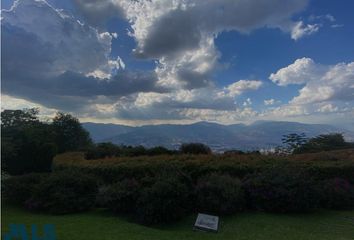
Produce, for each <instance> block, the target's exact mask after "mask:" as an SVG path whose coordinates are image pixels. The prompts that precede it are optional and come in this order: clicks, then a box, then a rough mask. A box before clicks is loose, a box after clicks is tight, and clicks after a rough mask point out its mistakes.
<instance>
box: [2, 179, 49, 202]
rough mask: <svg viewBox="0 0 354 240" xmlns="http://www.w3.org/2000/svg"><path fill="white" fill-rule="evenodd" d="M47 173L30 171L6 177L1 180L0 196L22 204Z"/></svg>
mask: <svg viewBox="0 0 354 240" xmlns="http://www.w3.org/2000/svg"><path fill="white" fill-rule="evenodd" d="M45 176H47V174H40V173H30V174H26V175H22V176H14V177H8V178H6V179H4V180H3V182H2V189H1V190H2V197H3V199H4V200H5V201H8V202H9V203H13V204H20V205H23V204H24V203H25V202H26V201H27V200H28V199H29V198H31V196H32V194H33V193H34V191H35V190H36V188H37V186H38V185H39V184H40V183H41V181H43V179H45Z"/></svg>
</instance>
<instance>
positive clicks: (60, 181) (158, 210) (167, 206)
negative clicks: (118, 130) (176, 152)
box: [2, 155, 354, 224]
mask: <svg viewBox="0 0 354 240" xmlns="http://www.w3.org/2000/svg"><path fill="white" fill-rule="evenodd" d="M76 157H78V156H77V155H76ZM251 157H252V156H248V158H246V159H245V158H237V157H228V158H222V157H218V156H214V158H213V157H211V156H208V157H205V156H200V157H199V159H198V158H193V157H192V158H190V157H188V156H184V158H185V159H168V160H166V159H165V160H163V158H158V159H156V158H153V159H151V160H150V162H149V161H146V159H144V158H143V159H133V158H132V159H131V162H128V161H126V160H125V159H114V160H112V162H110V161H111V160H106V161H108V162H104V161H101V162H96V163H95V164H93V165H92V163H91V164H87V163H86V162H84V161H82V160H80V159H79V158H77V159H76V160H75V163H70V164H69V163H67V162H66V163H65V164H61V166H57V168H56V170H55V171H54V172H53V173H51V174H44V175H43V174H30V175H25V176H19V177H10V178H8V179H5V180H4V181H3V188H2V190H3V197H4V198H5V199H4V200H6V201H10V202H13V203H17V204H21V205H22V206H25V207H26V208H28V209H31V210H37V211H44V212H48V213H53V214H64V213H73V212H80V211H85V210H88V209H90V208H93V207H101V208H107V209H109V210H110V211H112V212H114V213H116V214H125V215H128V216H130V217H132V218H133V219H135V220H136V221H138V222H141V223H145V224H155V223H161V222H170V221H175V220H178V219H180V218H181V217H183V216H185V215H186V214H189V213H194V212H204V213H210V214H218V215H227V214H233V213H235V212H237V211H243V210H248V209H252V210H261V211H269V212H308V211H311V210H313V209H316V208H328V209H353V208H354V185H353V182H351V180H352V177H353V176H352V175H351V176H350V177H349V178H347V176H348V175H346V174H349V173H350V169H353V166H352V165H353V161H352V160H351V159H349V160H348V159H347V160H344V159H342V160H338V159H336V160H325V161H324V160H307V161H304V160H297V161H295V160H292V161H291V160H289V159H271V158H269V157H268V158H267V157H263V156H253V157H252V158H251ZM247 159H248V161H245V160H247ZM217 160H219V162H217ZM89 162H93V161H92V160H90V161H89ZM149 163H150V164H149ZM177 163H179V164H177ZM108 166H111V167H112V169H109V168H108ZM346 167H348V169H349V170H348V169H347V168H346ZM103 169H105V171H107V172H105V171H102V170H103ZM336 170H337V171H338V172H336ZM107 173H108V174H107ZM343 173H346V174H343ZM351 173H353V171H352V172H351ZM106 174H107V175H108V176H106Z"/></svg>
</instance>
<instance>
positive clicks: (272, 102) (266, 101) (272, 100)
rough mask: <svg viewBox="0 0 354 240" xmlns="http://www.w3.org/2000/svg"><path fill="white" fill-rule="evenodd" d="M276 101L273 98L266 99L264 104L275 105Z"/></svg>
mask: <svg viewBox="0 0 354 240" xmlns="http://www.w3.org/2000/svg"><path fill="white" fill-rule="evenodd" d="M275 103H276V100H275V99H273V98H271V99H266V100H264V105H266V106H270V105H274V104H275Z"/></svg>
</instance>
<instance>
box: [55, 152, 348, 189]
mask: <svg viewBox="0 0 354 240" xmlns="http://www.w3.org/2000/svg"><path fill="white" fill-rule="evenodd" d="M54 166H55V169H71V168H75V169H78V170H79V171H80V172H88V173H91V174H94V175H95V176H96V177H97V178H99V179H102V180H103V181H104V182H105V183H106V184H111V183H114V182H116V181H119V180H123V179H126V178H128V179H129V178H135V179H141V178H143V177H145V176H155V175H157V174H158V173H160V172H161V171H162V170H164V169H171V168H172V167H174V168H175V169H171V171H173V172H174V171H178V172H182V173H183V174H185V175H186V176H190V177H191V178H192V179H194V180H197V179H198V178H199V177H201V176H204V175H208V174H210V173H220V174H228V175H230V176H233V177H238V178H240V179H242V178H243V177H244V176H246V175H248V174H252V173H254V172H257V171H262V170H264V169H268V168H270V167H277V166H283V167H284V168H290V169H294V170H297V169H300V170H301V169H306V170H307V171H308V172H310V174H311V175H312V176H313V177H315V178H318V179H329V178H335V177H342V178H345V179H347V180H348V181H350V182H351V183H354V150H351V149H348V150H338V151H330V152H321V153H310V154H296V155H289V156H276V155H231V156H228V155H227V156H225V155H211V154H210V155H159V156H154V157H150V156H138V157H115V158H110V159H97V160H90V161H88V160H85V159H84V154H83V153H65V154H60V155H57V156H56V157H55V160H54Z"/></svg>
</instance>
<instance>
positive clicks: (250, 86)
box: [224, 80, 262, 97]
mask: <svg viewBox="0 0 354 240" xmlns="http://www.w3.org/2000/svg"><path fill="white" fill-rule="evenodd" d="M261 86H262V82H261V81H258V80H240V81H237V82H235V83H232V84H230V85H229V86H227V87H225V88H224V91H225V94H226V95H227V96H230V97H235V96H238V95H240V94H242V93H243V92H245V91H248V90H257V89H258V88H260V87H261Z"/></svg>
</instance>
